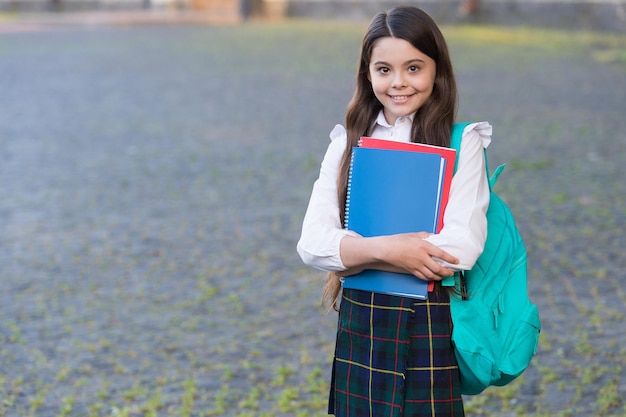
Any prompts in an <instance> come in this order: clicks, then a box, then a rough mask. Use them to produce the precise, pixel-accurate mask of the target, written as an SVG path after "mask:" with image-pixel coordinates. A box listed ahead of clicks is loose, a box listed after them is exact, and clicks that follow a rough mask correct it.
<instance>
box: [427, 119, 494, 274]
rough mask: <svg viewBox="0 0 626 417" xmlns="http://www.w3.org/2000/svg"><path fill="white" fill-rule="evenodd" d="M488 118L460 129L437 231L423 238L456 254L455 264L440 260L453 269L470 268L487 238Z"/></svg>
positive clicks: (489, 134) (489, 137) (489, 128)
mask: <svg viewBox="0 0 626 417" xmlns="http://www.w3.org/2000/svg"><path fill="white" fill-rule="evenodd" d="M491 131H492V128H491V125H490V124H489V123H487V122H482V123H474V124H471V125H468V126H467V127H466V128H465V131H464V132H463V140H462V141H461V152H460V154H459V158H458V165H457V171H456V174H455V175H454V178H453V179H452V186H451V189H450V198H449V200H448V206H447V208H446V212H445V213H444V219H443V221H444V227H443V229H442V230H441V232H440V233H438V234H436V235H432V236H430V237H428V238H427V239H426V240H427V241H428V242H430V243H432V244H433V245H435V246H437V247H439V248H440V249H443V250H445V251H446V252H449V253H450V254H452V255H455V256H456V257H458V258H459V263H458V264H457V265H449V264H447V263H446V262H445V259H443V258H442V260H443V261H444V262H442V263H441V264H442V265H444V266H448V267H449V268H452V269H454V270H469V269H471V268H472V266H473V265H474V263H476V260H477V259H478V257H479V256H480V254H481V253H482V251H483V248H484V245H485V240H486V238H487V217H486V213H487V208H488V206H489V182H488V178H487V174H486V169H485V158H484V149H485V148H486V147H487V146H488V145H489V143H490V141H491Z"/></svg>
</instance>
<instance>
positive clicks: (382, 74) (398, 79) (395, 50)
mask: <svg viewBox="0 0 626 417" xmlns="http://www.w3.org/2000/svg"><path fill="white" fill-rule="evenodd" d="M436 67H437V65H436V63H435V61H434V60H433V59H432V58H430V57H429V56H427V55H426V54H424V53H422V52H421V51H420V50H419V49H416V48H415V47H414V46H413V45H411V43H409V42H407V41H406V40H404V39H400V38H394V37H390V36H388V37H383V38H380V39H378V40H377V41H376V44H375V45H374V47H373V48H372V55H371V59H370V64H369V72H368V79H369V80H370V82H371V83H372V89H373V91H374V95H375V96H376V98H377V99H378V101H380V103H381V104H382V105H383V107H384V110H383V112H384V115H385V119H386V120H387V122H388V123H389V124H391V125H393V124H394V123H395V122H396V119H397V118H399V117H402V116H408V115H409V114H412V113H414V112H415V111H417V110H418V109H419V108H420V107H421V106H422V105H423V104H424V103H425V102H426V101H427V100H428V98H429V97H430V95H431V93H432V91H433V87H434V85H435V75H436V72H437V68H436Z"/></svg>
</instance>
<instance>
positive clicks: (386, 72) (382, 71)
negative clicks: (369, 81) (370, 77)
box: [376, 67, 389, 74]
mask: <svg viewBox="0 0 626 417" xmlns="http://www.w3.org/2000/svg"><path fill="white" fill-rule="evenodd" d="M376 71H377V72H378V73H379V74H388V73H389V68H387V67H380V68H378V69H377V70H376Z"/></svg>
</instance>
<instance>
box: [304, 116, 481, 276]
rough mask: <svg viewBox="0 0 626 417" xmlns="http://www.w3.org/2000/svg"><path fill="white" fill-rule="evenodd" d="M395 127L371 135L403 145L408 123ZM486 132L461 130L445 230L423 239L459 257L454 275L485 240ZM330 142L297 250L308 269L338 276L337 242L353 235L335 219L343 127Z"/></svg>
mask: <svg viewBox="0 0 626 417" xmlns="http://www.w3.org/2000/svg"><path fill="white" fill-rule="evenodd" d="M400 123H401V124H399V125H396V126H383V125H381V124H379V125H378V127H377V128H376V129H375V130H374V132H373V134H372V136H374V137H378V138H382V139H394V140H404V141H406V140H408V138H409V134H410V120H403V121H401V122H400ZM491 130H492V128H491V125H490V124H489V123H487V122H481V123H474V124H471V125H468V126H467V127H466V128H465V131H464V132H463V140H462V144H461V151H460V154H459V158H458V167H457V172H456V174H455V176H454V178H453V180H452V184H451V189H450V197H449V200H448V206H447V209H446V212H445V214H444V227H443V229H442V230H441V232H440V233H439V234H437V235H433V236H431V237H429V238H428V239H427V240H428V241H429V242H431V243H433V244H434V245H435V246H438V247H440V248H442V249H443V250H445V251H447V252H449V253H450V254H452V255H454V256H455V257H457V258H459V260H460V263H459V264H458V265H446V266H449V267H450V268H451V269H453V270H467V269H471V267H472V266H473V265H474V263H475V262H476V260H477V259H478V257H479V256H480V254H481V253H482V250H483V247H484V243H485V239H486V236H487V219H486V212H487V207H488V205H489V184H488V180H487V175H486V170H485V160H484V148H486V147H487V146H488V145H489V143H490V141H491ZM330 137H331V143H330V145H329V146H328V149H327V151H326V154H325V156H324V159H323V161H322V164H321V168H320V175H319V177H318V179H317V180H316V181H315V183H314V184H313V191H312V194H311V198H310V200H309V205H308V208H307V211H306V214H305V216H304V221H303V225H302V233H301V236H300V240H299V241H298V244H297V251H298V254H299V255H300V257H301V258H302V260H303V262H304V263H305V264H306V265H308V266H311V267H314V268H317V269H320V270H324V271H342V270H345V269H346V267H345V265H344V264H343V262H342V260H341V256H340V242H341V239H342V238H343V237H344V236H346V235H356V234H355V233H354V232H350V231H348V230H345V229H343V228H342V225H341V219H340V218H339V202H338V197H337V176H338V173H339V168H340V167H339V165H340V163H341V158H342V156H343V152H344V150H345V146H346V141H347V138H346V132H345V129H344V128H343V126H340V125H337V126H336V127H335V129H333V131H332V132H331V134H330ZM444 264H445V263H444Z"/></svg>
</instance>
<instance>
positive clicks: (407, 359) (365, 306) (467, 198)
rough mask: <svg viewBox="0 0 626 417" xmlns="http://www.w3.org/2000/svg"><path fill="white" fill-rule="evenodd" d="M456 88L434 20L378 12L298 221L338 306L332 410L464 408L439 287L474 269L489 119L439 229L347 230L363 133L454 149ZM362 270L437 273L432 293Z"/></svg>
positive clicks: (428, 276) (439, 412)
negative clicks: (394, 286) (385, 285)
mask: <svg viewBox="0 0 626 417" xmlns="http://www.w3.org/2000/svg"><path fill="white" fill-rule="evenodd" d="M456 100H457V91H456V83H455V79H454V74H453V70H452V65H451V63H450V58H449V55H448V49H447V46H446V43H445V40H444V39H443V36H442V34H441V32H440V31H439V29H438V28H437V25H436V24H435V23H434V22H433V20H432V19H431V18H430V17H429V16H428V15H427V14H425V13H424V12H423V11H422V10H420V9H418V8H414V7H397V8H394V9H392V10H390V11H388V12H383V13H380V14H378V15H377V16H375V18H374V19H373V21H372V22H371V23H370V26H369V28H368V30H367V32H366V34H365V37H364V39H363V43H362V48H361V57H360V63H359V69H358V73H357V86H356V91H355V93H354V96H353V98H352V101H351V102H350V104H349V106H348V109H347V114H346V120H345V128H344V127H342V126H339V125H338V126H336V127H335V128H334V129H333V131H332V132H331V134H330V137H331V139H332V140H331V143H330V145H329V147H328V150H327V152H326V155H325V156H324V160H323V162H322V165H321V170H320V175H319V178H318V179H317V180H316V182H315V184H314V186H313V192H312V195H311V199H310V202H309V206H308V208H307V212H306V215H305V218H304V222H303V228H302V235H301V237H300V240H299V242H298V248H297V249H298V253H299V254H300V257H301V258H302V260H303V261H304V262H305V263H306V264H307V265H309V266H312V267H315V268H317V269H321V270H325V271H329V272H330V274H329V278H328V281H327V283H326V288H325V291H324V299H325V301H326V302H328V303H329V304H330V305H332V306H333V307H334V308H335V309H337V310H338V311H339V323H338V331H337V341H336V348H335V357H334V361H333V373H332V374H333V376H332V381H331V392H330V401H329V414H334V415H335V416H338V417H345V416H352V417H363V416H376V417H381V416H392V417H400V416H405V417H408V416H411V417H416V416H463V415H464V414H463V403H462V399H461V394H460V389H459V376H458V368H457V366H456V361H455V358H454V351H453V346H452V343H451V330H452V322H451V318H450V303H449V293H448V291H446V289H445V288H444V285H447V283H446V284H444V285H442V280H443V281H444V282H445V281H446V280H444V278H445V277H449V276H451V275H453V273H454V272H455V271H459V270H467V269H471V267H472V265H473V264H474V263H475V261H476V259H477V258H478V256H479V255H480V254H481V252H482V250H483V246H484V242H485V239H486V230H487V221H486V211H487V206H488V204H489V186H488V183H487V178H486V174H485V161H484V156H483V149H484V148H485V147H486V146H487V145H488V144H489V142H490V140H491V139H490V135H491V126H490V125H489V124H488V123H486V122H482V123H475V124H471V125H469V126H468V127H467V128H466V129H465V131H464V133H463V141H462V146H461V150H460V154H459V158H458V165H457V172H456V174H455V176H454V178H453V181H452V186H451V190H450V197H449V200H448V206H447V209H446V212H445V214H444V227H443V229H442V230H441V232H440V233H439V234H436V235H429V234H428V233H425V232H416V233H404V234H397V235H391V236H380V237H370V238H364V237H361V236H359V235H357V234H355V233H354V232H351V231H348V230H345V229H344V228H343V224H342V219H343V217H344V211H345V201H346V190H347V182H348V173H349V167H350V157H351V153H352V147H353V146H357V144H358V140H359V138H360V137H361V136H373V137H377V138H383V139H392V140H397V141H412V142H422V143H428V144H433V145H439V146H449V144H450V134H451V128H452V124H453V122H454V116H455V112H456ZM364 269H382V270H388V271H395V272H405V273H411V274H413V275H415V277H416V279H423V280H432V281H435V282H436V285H435V290H434V291H433V292H431V293H429V296H428V299H427V300H424V301H421V300H416V299H411V298H404V297H399V296H391V295H385V294H377V293H371V292H366V291H359V290H349V289H345V290H344V291H343V292H342V296H341V302H340V306H339V307H338V306H337V303H338V298H339V294H340V292H341V278H340V277H342V276H349V275H352V274H355V273H358V272H360V271H362V270H364Z"/></svg>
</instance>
